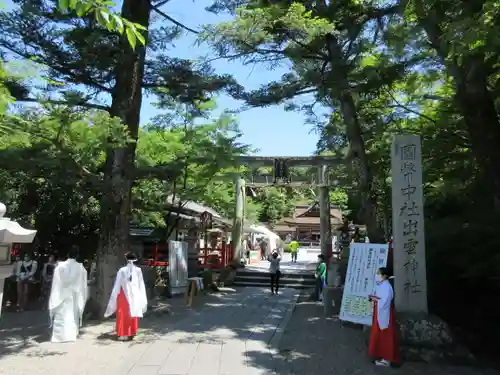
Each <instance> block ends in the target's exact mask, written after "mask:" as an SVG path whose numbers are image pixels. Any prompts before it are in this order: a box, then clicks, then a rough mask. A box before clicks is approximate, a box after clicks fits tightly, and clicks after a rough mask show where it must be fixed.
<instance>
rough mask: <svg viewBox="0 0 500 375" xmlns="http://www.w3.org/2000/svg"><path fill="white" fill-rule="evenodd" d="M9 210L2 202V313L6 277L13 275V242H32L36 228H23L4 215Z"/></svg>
mask: <svg viewBox="0 0 500 375" xmlns="http://www.w3.org/2000/svg"><path fill="white" fill-rule="evenodd" d="M6 212H7V207H5V204H3V203H0V315H1V313H2V300H3V289H4V283H5V279H6V278H7V277H9V276H11V275H12V264H11V259H10V255H11V250H12V244H13V243H32V242H33V240H34V239H35V236H36V230H30V229H26V228H23V227H22V226H20V225H19V224H18V223H17V222H15V221H12V220H10V219H9V218H7V217H4V215H5V213H6Z"/></svg>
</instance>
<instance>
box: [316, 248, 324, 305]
mask: <svg viewBox="0 0 500 375" xmlns="http://www.w3.org/2000/svg"><path fill="white" fill-rule="evenodd" d="M314 276H315V277H316V300H317V301H323V288H324V287H325V284H326V263H325V256H324V255H323V254H319V255H318V264H317V265H316V272H315V273H314Z"/></svg>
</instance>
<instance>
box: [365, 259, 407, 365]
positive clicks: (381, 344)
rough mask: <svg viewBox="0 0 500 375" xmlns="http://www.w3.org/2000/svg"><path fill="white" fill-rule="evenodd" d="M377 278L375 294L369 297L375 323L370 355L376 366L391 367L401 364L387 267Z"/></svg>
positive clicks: (380, 269) (372, 331)
mask: <svg viewBox="0 0 500 375" xmlns="http://www.w3.org/2000/svg"><path fill="white" fill-rule="evenodd" d="M375 277H376V283H377V286H376V288H375V294H373V295H371V296H370V297H369V298H370V301H372V302H373V321H372V330H371V334H370V346H369V348H368V354H369V355H370V357H372V358H374V359H375V360H374V364H375V365H377V366H382V367H389V366H391V364H397V363H399V362H400V355H399V338H398V332H397V326H396V311H395V308H394V290H393V289H392V285H391V284H390V282H389V273H388V272H387V269H386V268H385V267H382V268H379V269H378V271H377V274H376V276H375Z"/></svg>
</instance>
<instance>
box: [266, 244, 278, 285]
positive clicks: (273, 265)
mask: <svg viewBox="0 0 500 375" xmlns="http://www.w3.org/2000/svg"><path fill="white" fill-rule="evenodd" d="M267 260H268V261H269V273H270V276H271V293H272V294H275V293H276V294H278V290H279V288H280V276H281V271H280V262H281V255H280V254H279V253H278V252H277V251H276V250H273V252H272V254H270V255H269V256H268V257H267Z"/></svg>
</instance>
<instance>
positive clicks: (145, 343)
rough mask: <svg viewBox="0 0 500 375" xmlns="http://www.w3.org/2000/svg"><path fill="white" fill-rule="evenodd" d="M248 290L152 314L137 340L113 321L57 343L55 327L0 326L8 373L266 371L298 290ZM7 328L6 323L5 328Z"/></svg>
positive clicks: (1, 355) (1, 370) (244, 374)
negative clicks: (51, 331)
mask: <svg viewBox="0 0 500 375" xmlns="http://www.w3.org/2000/svg"><path fill="white" fill-rule="evenodd" d="M295 293H296V292H295V291H294V290H283V293H282V294H280V295H278V296H273V295H271V294H270V293H269V291H268V290H263V289H260V288H242V289H238V290H236V291H235V292H229V293H221V294H219V295H217V296H209V297H207V298H206V301H205V306H204V308H203V309H202V310H198V311H197V310H190V311H188V310H186V311H184V312H182V315H183V317H184V318H183V319H179V318H178V316H177V319H172V317H170V316H164V317H160V318H158V317H157V318H153V317H150V318H147V319H144V320H143V321H142V322H141V328H142V334H141V335H139V336H138V337H137V338H136V340H134V341H133V342H129V343H119V342H116V341H114V340H112V339H111V337H110V335H109V333H110V332H111V331H112V330H113V323H112V322H108V323H105V324H101V325H98V326H94V327H91V326H90V327H87V328H86V329H85V333H84V334H83V335H82V337H81V338H80V339H79V340H78V341H77V342H75V343H68V344H51V343H50V342H47V339H48V330H47V329H46V328H44V327H42V326H41V325H40V324H43V319H42V321H40V322H39V327H38V328H36V327H34V328H33V327H32V329H33V331H32V333H31V334H29V335H27V334H24V333H23V332H22V331H21V330H19V329H17V328H13V329H11V330H10V331H9V329H6V328H5V327H4V328H5V329H4V330H3V331H2V330H1V329H0V361H1V362H0V364H1V366H0V374H1V375H28V374H30V375H32V374H33V373H47V374H50V375H87V374H92V375H101V374H106V375H158V374H161V375H198V374H203V375H261V374H262V375H264V374H272V373H273V371H272V370H269V369H270V368H271V367H272V366H273V353H276V351H275V350H273V347H276V346H277V342H278V341H279V338H280V337H281V334H282V332H283V328H284V325H285V324H286V321H287V319H289V318H290V315H291V312H292V311H293V306H294V304H295V302H296V299H297V295H296V294H295ZM0 328H1V327H0Z"/></svg>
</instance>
